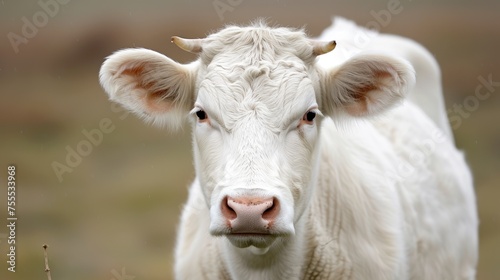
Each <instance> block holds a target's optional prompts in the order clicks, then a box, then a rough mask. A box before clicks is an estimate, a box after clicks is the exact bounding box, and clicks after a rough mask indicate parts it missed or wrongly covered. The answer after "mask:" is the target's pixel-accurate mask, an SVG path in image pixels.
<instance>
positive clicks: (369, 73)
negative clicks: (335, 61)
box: [320, 54, 415, 116]
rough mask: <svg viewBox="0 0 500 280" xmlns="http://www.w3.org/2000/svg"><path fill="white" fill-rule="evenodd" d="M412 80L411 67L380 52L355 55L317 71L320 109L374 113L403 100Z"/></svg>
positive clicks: (364, 114) (365, 113)
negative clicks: (318, 72) (319, 86)
mask: <svg viewBox="0 0 500 280" xmlns="http://www.w3.org/2000/svg"><path fill="white" fill-rule="evenodd" d="M414 83H415V72H414V70H413V67H412V66H411V65H410V64H409V63H408V62H406V61H404V60H402V59H397V58H393V57H390V56H386V55H381V54H361V55H357V56H355V57H353V58H351V59H349V60H348V61H346V62H345V63H344V64H342V65H341V66H340V67H338V68H336V69H333V70H329V71H322V72H320V84H321V99H320V100H321V105H320V106H321V108H320V109H321V111H322V112H323V113H324V114H326V115H332V114H334V113H335V112H338V111H339V110H342V111H345V112H347V113H348V114H349V115H352V116H368V115H374V114H377V113H379V112H382V111H384V110H385V109H387V108H389V107H391V106H392V105H394V104H395V103H397V102H399V101H401V100H403V99H404V98H405V96H406V93H407V92H408V90H409V89H410V88H411V87H412V86H413V85H414Z"/></svg>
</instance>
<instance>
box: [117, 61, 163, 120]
mask: <svg viewBox="0 0 500 280" xmlns="http://www.w3.org/2000/svg"><path fill="white" fill-rule="evenodd" d="M144 68H145V66H144V65H143V64H139V65H137V66H135V67H131V68H126V69H125V70H123V71H122V72H121V74H122V75H126V76H130V77H131V78H132V79H133V81H134V82H135V84H136V86H135V88H136V89H138V90H141V91H144V92H145V94H144V95H143V96H141V97H140V98H141V99H143V101H144V105H145V106H146V107H147V109H148V110H149V112H157V113H162V112H165V111H168V110H170V109H171V107H172V100H169V99H168V98H167V97H168V90H169V89H168V88H165V89H156V90H154V89H155V88H156V87H157V85H156V84H155V83H154V82H146V81H145V79H144Z"/></svg>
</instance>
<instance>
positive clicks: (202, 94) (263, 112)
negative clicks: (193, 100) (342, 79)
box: [198, 61, 315, 130]
mask: <svg viewBox="0 0 500 280" xmlns="http://www.w3.org/2000/svg"><path fill="white" fill-rule="evenodd" d="M198 102H199V103H201V105H202V106H203V108H204V109H206V110H209V111H210V113H211V114H216V115H217V116H216V118H217V119H218V120H220V121H222V122H224V126H225V127H226V128H228V129H231V128H232V127H234V126H235V125H236V124H237V123H238V122H242V121H245V120H248V119H249V118H246V117H249V116H252V117H253V119H257V120H259V122H260V123H261V124H264V125H267V126H269V127H272V128H273V129H278V130H280V129H283V127H284V126H286V125H287V124H288V122H289V119H290V118H297V117H300V116H297V114H303V113H304V110H307V109H308V107H310V106H312V105H313V104H314V103H315V94H314V89H313V85H312V81H311V79H310V78H309V74H308V72H307V69H306V67H304V65H303V64H300V63H297V62H293V61H292V62H290V61H288V62H287V61H280V62H278V63H276V64H274V65H272V64H269V63H264V62H262V63H259V65H248V66H243V65H242V64H235V65H232V66H231V67H214V68H213V69H211V70H209V71H208V72H207V73H206V75H205V78H204V79H203V80H202V82H201V83H200V90H199V96H198Z"/></svg>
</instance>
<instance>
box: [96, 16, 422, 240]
mask: <svg viewBox="0 0 500 280" xmlns="http://www.w3.org/2000/svg"><path fill="white" fill-rule="evenodd" d="M173 41H174V42H175V43H176V44H177V45H178V46H180V47H181V48H183V49H185V50H187V51H190V52H194V53H198V54H199V58H198V60H196V61H195V62H193V63H191V64H187V65H184V64H179V63H177V62H175V61H173V60H171V59H169V58H168V57H166V56H164V55H162V54H159V53H157V52H154V51H151V50H146V49H126V50H122V51H118V52H116V53H115V54H113V55H111V56H110V57H108V58H107V60H106V61H105V63H104V64H103V66H102V68H101V72H100V81H101V84H102V86H103V87H104V89H105V90H106V92H107V93H108V94H109V96H110V99H111V100H113V101H116V102H118V103H120V104H122V105H123V106H125V107H126V108H128V109H130V110H131V111H133V112H135V113H137V114H138V115H139V116H141V117H143V118H145V119H146V120H148V121H152V122H154V123H158V124H164V125H166V126H167V127H170V128H176V127H178V126H179V125H180V124H181V123H182V120H183V119H184V118H186V117H187V118H188V119H189V120H190V121H191V126H192V130H193V132H192V133H193V146H194V147H193V152H194V158H195V160H194V163H195V169H196V172H197V177H198V180H199V183H200V186H201V188H202V192H203V194H204V198H205V203H206V206H207V207H208V210H207V211H210V218H211V221H210V228H209V229H207V230H209V231H210V233H211V234H212V235H217V236H220V235H224V236H226V237H228V239H229V240H230V241H231V243H232V244H233V245H235V246H237V247H248V246H255V247H259V248H266V247H268V246H270V245H271V243H272V242H273V241H274V240H276V238H280V237H286V236H290V235H293V234H294V232H295V229H296V225H297V223H298V221H299V220H300V218H301V217H302V216H303V214H304V213H305V212H306V209H307V207H308V204H309V202H310V198H311V194H312V192H313V186H314V185H315V180H316V178H315V177H316V175H315V170H317V169H318V168H316V166H317V165H318V159H319V156H318V150H319V147H318V143H319V141H318V139H319V133H320V122H321V120H322V118H323V117H324V116H326V117H332V118H334V119H336V118H339V117H341V116H352V117H363V116H370V115H374V114H377V113H379V112H381V111H383V110H384V109H386V108H388V107H390V106H391V105H393V104H395V103H396V102H398V101H400V100H402V99H403V98H404V94H405V92H406V89H407V87H408V86H409V85H411V84H412V82H413V80H414V74H413V70H412V68H411V66H410V65H409V64H408V63H406V62H404V61H402V60H399V59H395V58H392V57H390V56H385V55H382V54H373V53H372V54H363V53H360V54H359V55H357V56H355V57H352V58H351V59H349V60H347V61H346V62H345V63H343V64H342V65H341V66H339V67H335V68H333V69H320V68H319V67H318V66H317V65H316V64H315V61H316V59H317V56H318V55H321V54H322V53H325V52H328V51H330V50H332V49H333V48H334V47H335V44H334V42H329V43H318V42H314V41H312V40H310V39H308V38H307V37H306V36H305V35H304V33H303V32H302V31H300V30H291V29H287V28H270V27H267V26H264V25H262V24H257V25H254V26H250V27H236V26H232V27H227V28H225V29H223V30H221V31H219V32H218V33H215V34H212V35H210V36H209V37H207V38H205V39H194V40H187V39H181V38H179V37H173Z"/></svg>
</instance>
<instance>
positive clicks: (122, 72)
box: [99, 49, 197, 129]
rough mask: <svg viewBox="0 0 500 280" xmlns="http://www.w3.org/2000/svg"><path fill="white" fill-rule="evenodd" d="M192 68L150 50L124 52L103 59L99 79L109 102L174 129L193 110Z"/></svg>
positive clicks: (128, 50) (194, 74)
mask: <svg viewBox="0 0 500 280" xmlns="http://www.w3.org/2000/svg"><path fill="white" fill-rule="evenodd" d="M196 69H197V64H196V63H193V64H189V65H183V64H179V63H177V62H175V61H173V60H171V59H170V58H168V57H166V56H164V55H162V54H160V53H157V52H155V51H152V50H147V49H125V50H121V51H118V52H116V53H114V54H112V55H111V56H109V57H108V58H107V59H106V61H105V62H104V63H103V65H102V66H101V71H100V73H99V78H100V82H101V85H102V87H103V88H104V90H105V91H106V92H107V93H108V95H109V98H110V99H111V100H112V101H115V102H118V103H120V104H121V105H123V106H124V107H125V108H127V109H129V110H131V111H133V112H134V113H136V114H138V115H139V116H141V117H142V118H144V119H146V120H147V121H150V122H153V123H155V124H160V125H166V126H167V127H169V128H171V129H175V128H178V127H180V125H181V123H182V119H183V118H184V116H186V115H187V113H188V112H189V111H190V110H191V109H192V107H193V104H194V96H195V93H194V88H195V86H194V84H195V79H196V78H195V76H196Z"/></svg>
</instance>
